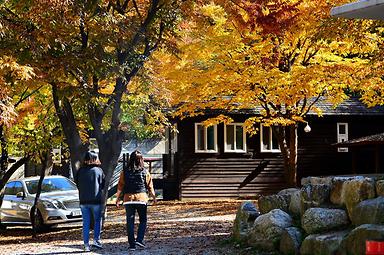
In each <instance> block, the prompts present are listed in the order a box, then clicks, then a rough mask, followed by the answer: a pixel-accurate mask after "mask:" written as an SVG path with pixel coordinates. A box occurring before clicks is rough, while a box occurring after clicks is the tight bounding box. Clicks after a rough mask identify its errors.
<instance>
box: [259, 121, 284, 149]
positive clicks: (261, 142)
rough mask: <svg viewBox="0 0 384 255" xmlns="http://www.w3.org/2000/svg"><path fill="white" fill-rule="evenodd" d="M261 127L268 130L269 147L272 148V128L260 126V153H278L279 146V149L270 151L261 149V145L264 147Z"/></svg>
mask: <svg viewBox="0 0 384 255" xmlns="http://www.w3.org/2000/svg"><path fill="white" fill-rule="evenodd" d="M263 127H265V128H268V129H269V147H270V148H272V147H273V146H272V141H273V139H272V137H273V131H272V127H271V126H263V124H260V152H269V153H271V152H272V153H280V152H281V150H280V146H279V149H270V150H266V149H264V148H263V145H264V140H263Z"/></svg>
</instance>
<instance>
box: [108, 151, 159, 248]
mask: <svg viewBox="0 0 384 255" xmlns="http://www.w3.org/2000/svg"><path fill="white" fill-rule="evenodd" d="M147 193H149V195H150V196H151V197H152V198H153V201H154V203H156V196H155V190H154V189H153V182H152V178H151V175H150V173H149V172H148V171H147V170H146V169H145V168H144V158H143V155H142V154H141V152H140V151H138V150H135V151H134V152H132V153H131V156H130V158H129V164H128V167H127V168H124V170H123V171H122V172H121V174H120V178H119V183H118V185H117V193H116V196H117V200H116V206H119V204H120V195H121V194H124V198H123V204H124V206H125V212H126V216H127V235H128V242H129V248H130V250H135V248H136V246H139V247H141V248H145V244H144V235H145V230H146V228H147V203H148V195H147ZM136 211H137V213H138V215H139V228H138V230H137V236H136V239H135V212H136Z"/></svg>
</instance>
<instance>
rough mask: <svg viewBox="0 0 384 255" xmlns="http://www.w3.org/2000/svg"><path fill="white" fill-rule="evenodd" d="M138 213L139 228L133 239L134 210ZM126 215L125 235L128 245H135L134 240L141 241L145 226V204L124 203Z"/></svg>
mask: <svg viewBox="0 0 384 255" xmlns="http://www.w3.org/2000/svg"><path fill="white" fill-rule="evenodd" d="M136 211H137V213H138V214H139V228H138V229H137V238H136V240H135V212H136ZM125 213H126V215H127V235H128V243H129V246H130V247H135V241H137V242H140V243H142V242H143V240H144V235H145V230H146V228H147V205H146V204H125Z"/></svg>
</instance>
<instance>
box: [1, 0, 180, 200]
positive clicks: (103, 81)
mask: <svg viewBox="0 0 384 255" xmlns="http://www.w3.org/2000/svg"><path fill="white" fill-rule="evenodd" d="M180 2H181V1H178V0H117V1H111V0H97V1H79V0H68V1H57V0H38V1H32V2H31V1H23V0H22V1H13V0H6V1H3V2H2V4H1V5H2V6H1V10H0V11H1V12H0V17H1V25H2V27H5V31H6V33H5V35H4V37H3V40H2V41H1V45H0V49H1V51H3V52H6V53H8V54H13V55H14V56H15V57H16V58H17V59H18V60H20V61H22V63H25V64H29V65H30V66H31V67H33V69H34V72H35V73H36V79H35V80H36V81H38V82H43V83H46V84H49V85H50V86H51V88H52V96H53V102H54V106H55V108H56V113H57V116H58V118H59V120H60V123H61V127H62V130H63V133H64V136H65V142H66V143H67V145H68V147H69V151H70V155H71V166H72V169H73V172H74V173H76V171H77V169H78V168H79V166H80V163H81V161H82V156H83V155H84V152H85V151H86V150H87V149H88V145H89V142H88V134H89V132H88V131H90V132H91V133H92V135H93V136H94V137H95V138H96V140H97V143H98V148H99V156H100V160H101V162H102V165H101V167H102V169H103V170H104V172H105V174H106V181H107V183H109V180H110V178H111V176H112V174H113V170H114V169H115V167H116V164H117V160H118V158H119V156H120V152H121V146H122V141H123V138H124V134H125V129H126V128H127V127H126V126H124V125H122V123H121V111H122V102H123V99H124V98H126V99H127V103H128V104H129V103H131V101H130V99H129V97H125V95H130V94H131V93H130V92H131V91H129V90H130V88H129V85H130V83H131V81H132V80H133V79H134V78H135V77H137V76H138V74H140V72H141V70H142V68H143V65H144V63H145V62H146V61H147V60H148V58H149V56H150V55H151V54H152V53H153V52H154V51H155V50H156V49H157V48H158V47H159V45H162V44H164V43H167V44H168V42H169V44H172V41H171V40H170V38H172V37H173V34H172V31H173V29H174V28H175V27H174V24H175V23H176V22H178V20H179V12H180V9H179V4H180ZM16 49H17V50H16ZM105 194H106V192H105Z"/></svg>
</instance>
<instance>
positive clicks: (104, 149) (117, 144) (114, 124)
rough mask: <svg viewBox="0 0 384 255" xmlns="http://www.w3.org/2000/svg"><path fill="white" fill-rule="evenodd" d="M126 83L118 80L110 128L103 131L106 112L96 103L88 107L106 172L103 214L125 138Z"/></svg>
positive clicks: (102, 165)
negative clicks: (123, 106)
mask: <svg viewBox="0 0 384 255" xmlns="http://www.w3.org/2000/svg"><path fill="white" fill-rule="evenodd" d="M125 88H126V83H124V82H123V79H120V78H119V79H117V80H116V89H115V94H114V101H113V102H114V103H113V108H112V117H111V118H112V119H111V125H110V127H109V130H107V131H103V130H102V128H101V125H102V120H103V118H104V114H103V113H102V112H100V111H99V110H98V108H97V106H95V105H90V107H89V108H88V112H89V117H90V120H91V123H92V127H93V129H94V134H95V137H96V140H97V144H98V148H99V157H100V161H101V168H102V169H103V172H104V174H105V184H106V185H105V187H104V189H103V193H102V194H103V197H104V205H103V210H102V213H103V216H104V213H105V206H106V201H107V198H108V187H109V183H110V180H111V178H112V176H113V172H114V170H115V168H116V166H117V163H118V159H119V157H120V153H121V148H122V143H123V139H124V132H123V131H121V130H120V112H121V99H122V95H123V93H124V91H125Z"/></svg>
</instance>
